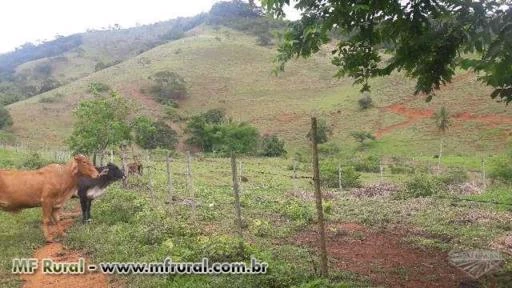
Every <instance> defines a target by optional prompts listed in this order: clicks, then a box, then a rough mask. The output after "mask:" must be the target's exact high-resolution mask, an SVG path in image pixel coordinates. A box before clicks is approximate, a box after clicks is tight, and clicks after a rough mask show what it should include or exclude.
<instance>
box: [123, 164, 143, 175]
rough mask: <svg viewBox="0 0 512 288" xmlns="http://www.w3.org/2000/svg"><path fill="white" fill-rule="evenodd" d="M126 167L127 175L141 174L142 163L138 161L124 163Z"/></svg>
mask: <svg viewBox="0 0 512 288" xmlns="http://www.w3.org/2000/svg"><path fill="white" fill-rule="evenodd" d="M126 166H127V168H128V173H127V174H128V175H135V174H139V175H140V176H142V170H143V167H142V163H140V162H134V163H128V165H126Z"/></svg>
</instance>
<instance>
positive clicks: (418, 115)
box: [375, 103, 512, 138]
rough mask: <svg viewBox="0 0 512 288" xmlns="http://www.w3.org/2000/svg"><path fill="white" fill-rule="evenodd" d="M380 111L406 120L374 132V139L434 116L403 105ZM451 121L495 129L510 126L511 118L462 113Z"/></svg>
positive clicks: (399, 104) (428, 112) (426, 111)
mask: <svg viewBox="0 0 512 288" xmlns="http://www.w3.org/2000/svg"><path fill="white" fill-rule="evenodd" d="M380 109H381V111H384V112H391V113H395V114H398V115H402V116H405V117H406V118H407V119H406V120H405V121H402V122H400V123H397V124H393V125H390V126H387V127H384V128H381V129H379V130H377V131H376V132H375V137H377V138H381V137H382V136H383V135H384V134H388V133H391V132H392V131H394V130H396V129H402V128H407V127H409V126H412V125H414V124H415V123H417V122H419V121H420V120H422V119H425V118H431V117H432V116H433V115H434V111H433V110H432V109H418V108H410V107H407V106H405V104H403V103H397V104H392V105H389V106H386V107H382V108H380ZM451 118H452V119H455V120H459V121H476V122H480V123H482V124H485V125H489V126H491V127H495V126H497V125H500V124H512V117H511V116H506V115H493V114H489V115H476V114H472V113H469V112H462V113H457V114H453V115H452V116H451Z"/></svg>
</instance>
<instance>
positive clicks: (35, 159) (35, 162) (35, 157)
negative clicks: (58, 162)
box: [19, 152, 50, 170]
mask: <svg viewBox="0 0 512 288" xmlns="http://www.w3.org/2000/svg"><path fill="white" fill-rule="evenodd" d="M48 164H50V162H49V161H46V160H44V159H43V158H41V155H39V153H35V152H34V153H32V154H30V155H29V156H28V158H26V159H25V161H23V163H22V164H21V167H19V168H23V169H30V170H33V169H39V168H41V167H44V166H46V165H48Z"/></svg>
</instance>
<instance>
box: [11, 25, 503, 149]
mask: <svg viewBox="0 0 512 288" xmlns="http://www.w3.org/2000/svg"><path fill="white" fill-rule="evenodd" d="M198 17H200V16H198ZM201 17H202V16H201ZM191 19H195V20H197V19H199V20H197V21H195V22H194V25H188V26H187V27H186V29H184V28H183V25H184V24H183V23H185V24H187V23H190V22H187V21H185V22H183V21H184V20H181V22H180V21H169V22H165V23H161V24H155V25H153V26H144V27H137V28H133V29H127V30H119V31H96V32H89V33H85V34H83V36H82V39H83V41H82V44H81V45H80V47H79V48H75V49H72V50H70V51H68V52H66V53H64V54H62V55H60V56H58V57H53V58H51V59H53V60H49V59H39V60H36V61H31V62H27V63H25V64H22V65H20V66H18V67H17V69H16V70H17V73H24V72H23V71H28V70H30V69H33V68H31V67H35V66H37V65H41V64H40V63H42V62H44V61H57V62H58V61H61V60H62V62H59V64H55V65H56V66H55V67H54V68H55V69H52V71H53V72H52V73H57V74H55V77H56V78H57V79H58V80H59V81H61V82H63V83H65V82H69V83H68V84H66V85H63V86H61V87H59V88H56V89H53V90H51V91H48V92H45V93H42V94H40V95H37V96H35V97H32V98H29V99H26V100H23V101H20V102H17V103H14V104H12V105H9V106H8V107H9V110H10V112H11V114H12V116H13V119H14V126H13V127H12V132H13V133H14V134H15V135H16V136H17V137H18V139H19V140H20V141H22V142H25V143H27V145H36V146H37V145H41V144H43V143H45V144H47V145H53V146H63V145H65V144H64V141H65V139H66V138H67V136H68V135H69V134H70V132H71V130H72V124H73V119H72V110H73V108H74V107H76V105H77V104H78V102H79V101H80V100H81V99H85V98H87V97H90V95H89V92H88V85H89V84H90V83H93V82H100V83H105V84H107V85H109V86H110V87H112V88H113V89H115V90H117V91H119V92H120V93H121V94H122V95H124V96H126V97H128V98H129V99H131V100H133V102H134V106H135V107H137V110H138V112H137V113H142V114H147V115H150V116H152V117H154V118H160V117H162V116H163V114H164V107H163V106H162V105H160V104H158V103H157V102H155V101H154V99H153V98H152V97H151V95H149V93H148V92H143V91H148V90H149V89H147V88H148V87H149V85H150V83H151V82H150V80H148V77H149V76H151V75H153V74H154V73H156V72H159V71H171V72H177V73H179V74H180V75H181V76H183V77H184V78H185V80H186V82H187V85H188V90H189V96H188V97H187V98H186V99H185V100H182V101H180V103H179V106H180V108H179V113H180V114H181V115H185V116H189V115H193V114H196V113H199V112H203V111H206V110H208V109H211V108H224V109H225V110H226V112H227V114H228V116H230V117H231V118H233V119H235V120H240V121H248V122H250V123H252V124H254V125H255V126H257V127H258V128H259V129H260V132H261V133H262V134H267V133H275V134H278V135H279V136H281V137H283V138H284V139H285V140H286V141H287V143H288V147H290V148H292V149H293V148H298V147H305V146H307V141H306V139H305V135H306V134H307V131H308V129H309V121H310V116H311V115H316V116H319V117H321V118H324V119H325V120H326V121H327V123H328V125H329V126H330V127H331V128H332V138H333V139H335V140H336V141H337V142H338V143H343V146H346V145H349V146H354V145H356V143H355V141H353V140H352V137H351V136H350V133H351V132H353V131H361V130H364V131H369V132H371V133H373V134H375V135H376V136H377V138H379V141H377V142H376V143H374V144H373V145H372V146H371V149H372V151H374V152H376V153H382V154H387V155H389V154H407V155H409V154H410V153H411V151H415V153H416V154H420V155H421V154H425V155H432V154H435V153H436V152H437V149H438V141H439V135H438V132H437V131H436V128H435V126H434V124H433V120H432V119H431V116H432V115H433V113H434V112H435V111H436V110H438V109H439V108H440V107H441V106H446V107H447V108H448V111H449V112H450V114H451V115H452V126H451V127H450V129H449V130H448V132H447V135H446V139H447V140H446V142H447V144H446V145H447V147H446V149H445V150H446V152H447V153H448V154H471V153H474V152H481V153H484V154H486V153H487V152H493V151H496V150H501V149H503V147H504V145H503V143H504V142H506V141H508V138H509V134H510V127H509V126H510V124H512V113H511V112H509V110H507V108H506V106H505V105H503V104H502V103H495V102H494V101H493V100H491V99H490V98H489V96H488V95H489V94H490V89H488V88H487V87H485V86H483V85H482V84H480V83H479V82H478V81H477V80H476V75H474V74H472V73H469V72H465V71H460V72H459V74H458V75H457V76H456V77H455V79H454V81H453V83H450V84H448V85H446V86H445V87H443V88H442V89H441V91H439V92H438V93H437V96H436V97H435V98H434V100H433V101H432V102H431V103H426V102H425V101H424V98H425V97H424V96H421V95H419V96H413V91H414V82H413V81H411V80H410V79H407V78H405V77H404V76H403V75H402V74H393V75H392V76H390V77H386V78H379V79H375V80H373V81H372V98H373V100H374V107H372V108H370V109H367V110H363V111H362V110H361V109H360V108H359V105H358V103H357V100H358V99H359V98H360V93H359V87H356V86H353V85H352V80H351V79H336V78H333V75H334V73H335V67H334V66H333V65H331V64H330V61H331V60H330V57H329V56H330V51H329V48H326V49H325V50H324V51H321V53H318V54H317V55H315V56H314V57H312V58H311V59H307V60H303V59H299V60H296V61H293V62H292V63H290V64H289V65H288V66H287V68H286V72H285V73H281V74H280V75H278V76H275V75H273V74H272V73H271V71H272V68H273V63H272V60H273V57H274V56H275V55H276V49H275V47H274V46H272V45H270V46H269V45H266V46H264V45H262V43H261V38H262V35H263V36H267V35H269V34H270V32H271V31H272V29H276V28H278V27H282V26H283V25H284V24H283V23H277V22H275V21H269V20H266V19H264V18H260V17H233V18H229V19H228V20H225V19H224V18H222V17H220V16H218V17H211V15H210V17H209V18H208V19H207V20H205V19H203V18H191ZM219 19H220V20H219ZM223 19H224V20H223ZM173 23H174V24H173ZM176 23H180V25H181V26H180V25H178V26H179V27H181V28H180V29H179V30H177V31H179V33H178V34H180V35H178V36H179V37H175V38H178V39H176V40H172V39H174V38H173V37H171V36H172V35H171V36H169V31H172V29H173V28H172V27H177V26H176ZM198 23H203V24H201V25H199V26H197V24H198ZM173 25H174V26H173ZM185 26H186V25H185ZM226 26H229V27H233V28H235V29H237V30H234V29H231V28H227V27H226ZM194 27H195V28H194ZM169 29H171V30H169ZM144 31H145V32H144ZM148 31H151V33H150V34H146V32H148ZM165 31H167V32H165ZM165 33H167V36H166V37H167V38H168V39H169V40H168V41H167V42H165V43H163V44H162V43H160V42H158V43H157V42H154V43H153V44H152V45H156V44H155V43H157V44H160V45H157V46H156V47H154V48H152V49H149V50H147V51H145V52H142V51H143V50H145V49H147V48H148V47H150V46H147V45H149V44H148V43H151V41H152V40H151V39H157V38H159V37H162V36H161V35H164V34H165ZM171 34H172V33H171ZM142 35H144V39H139V38H140V37H142ZM159 35H160V36H159ZM134 39H139V40H140V41H138V42H137V41H135V40H134ZM141 52H142V53H141ZM63 57H64V58H66V59H67V60H63V59H61V58H63ZM57 59H61V60H57ZM116 60H118V61H117V62H119V61H121V60H122V61H121V62H119V63H117V62H115V63H116V64H115V63H114V65H112V66H109V67H102V68H104V69H99V71H96V72H94V70H98V69H94V66H95V65H97V63H98V61H101V62H102V63H106V62H110V61H116ZM38 63H39V64H38ZM55 63H56V62H55ZM95 63H96V64H95ZM107 66H108V65H107ZM52 75H53V74H52ZM59 77H60V78H59ZM91 117H93V116H92V115H91ZM182 124H183V123H182ZM182 124H181V126H182ZM179 126H180V124H175V127H179ZM178 130H180V129H178Z"/></svg>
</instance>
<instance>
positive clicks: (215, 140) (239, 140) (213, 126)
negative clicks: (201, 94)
mask: <svg viewBox="0 0 512 288" xmlns="http://www.w3.org/2000/svg"><path fill="white" fill-rule="evenodd" d="M185 131H186V132H187V134H188V135H189V138H188V139H187V143H188V144H190V145H195V146H198V147H201V149H202V150H203V151H205V152H220V153H224V154H228V153H231V152H236V153H239V154H250V153H253V152H255V151H256V149H257V147H258V140H259V132H258V129H256V128H255V127H253V126H251V125H249V124H248V123H243V122H242V123H233V122H231V121H227V120H226V119H225V116H224V111H222V110H219V109H212V110H209V111H207V112H204V113H202V114H200V115H196V116H193V117H191V118H190V120H189V121H188V123H187V128H186V130H185Z"/></svg>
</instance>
